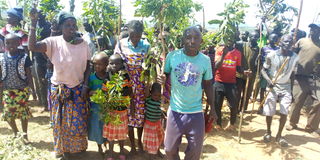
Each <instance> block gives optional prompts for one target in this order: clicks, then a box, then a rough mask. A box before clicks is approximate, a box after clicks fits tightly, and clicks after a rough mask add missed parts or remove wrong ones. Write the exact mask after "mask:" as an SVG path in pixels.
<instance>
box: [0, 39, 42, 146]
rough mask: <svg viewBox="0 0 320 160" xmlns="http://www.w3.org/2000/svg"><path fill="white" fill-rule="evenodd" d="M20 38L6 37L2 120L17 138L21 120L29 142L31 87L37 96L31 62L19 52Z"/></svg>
mask: <svg viewBox="0 0 320 160" xmlns="http://www.w3.org/2000/svg"><path fill="white" fill-rule="evenodd" d="M19 45H20V38H19V37H18V36H17V35H15V34H11V33H9V34H7V35H6V36H5V48H6V52H5V53H4V54H3V56H2V57H1V58H0V67H1V68H0V73H1V85H2V86H3V89H4V90H3V103H4V111H3V116H2V118H3V119H4V120H5V121H7V122H8V123H9V125H10V127H11V129H12V131H13V133H14V135H15V136H17V133H18V128H17V125H16V122H15V119H21V124H22V130H23V132H24V133H25V135H24V136H23V137H24V141H25V143H29V142H28V136H27V129H28V119H29V118H30V117H31V112H30V109H29V107H28V106H27V102H28V98H29V87H30V88H31V89H32V93H33V94H32V95H33V98H34V99H36V98H37V97H36V95H35V92H34V88H33V82H32V76H31V69H30V67H31V66H32V63H31V60H30V58H29V57H28V55H27V54H25V53H24V52H23V50H19V49H18V47H19Z"/></svg>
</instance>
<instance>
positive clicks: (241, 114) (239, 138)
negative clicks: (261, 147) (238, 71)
mask: <svg viewBox="0 0 320 160" xmlns="http://www.w3.org/2000/svg"><path fill="white" fill-rule="evenodd" d="M248 87H249V77H247V80H246V88H245V90H244V102H243V103H242V108H241V113H240V123H239V131H238V142H239V143H240V142H241V128H242V121H243V115H244V108H245V105H246V99H247V98H246V95H247V92H248Z"/></svg>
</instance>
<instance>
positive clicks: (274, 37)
mask: <svg viewBox="0 0 320 160" xmlns="http://www.w3.org/2000/svg"><path fill="white" fill-rule="evenodd" d="M277 41H278V35H276V34H271V35H270V36H269V43H273V44H274V43H277Z"/></svg>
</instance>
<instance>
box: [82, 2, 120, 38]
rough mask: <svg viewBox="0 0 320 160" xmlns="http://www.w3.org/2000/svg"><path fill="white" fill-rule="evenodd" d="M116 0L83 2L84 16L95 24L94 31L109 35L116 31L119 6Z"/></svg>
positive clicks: (105, 35)
mask: <svg viewBox="0 0 320 160" xmlns="http://www.w3.org/2000/svg"><path fill="white" fill-rule="evenodd" d="M115 4H116V3H115V0H87V1H85V2H84V3H83V10H84V13H83V15H82V16H83V17H84V18H86V19H88V21H89V23H90V24H93V27H94V31H96V32H98V34H99V35H102V36H104V37H109V36H111V35H113V34H114V33H116V29H117V20H118V17H119V7H118V6H116V5H115Z"/></svg>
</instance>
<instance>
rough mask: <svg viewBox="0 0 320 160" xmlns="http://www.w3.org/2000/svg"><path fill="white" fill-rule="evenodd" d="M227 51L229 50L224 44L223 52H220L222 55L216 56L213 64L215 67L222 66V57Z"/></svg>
mask: <svg viewBox="0 0 320 160" xmlns="http://www.w3.org/2000/svg"><path fill="white" fill-rule="evenodd" d="M228 52H229V51H228V47H227V46H225V47H224V48H223V53H222V55H221V56H220V57H218V58H217V60H216V62H215V66H214V68H215V69H219V68H220V67H221V66H222V63H223V60H224V57H225V56H226V55H227V53H228Z"/></svg>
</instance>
